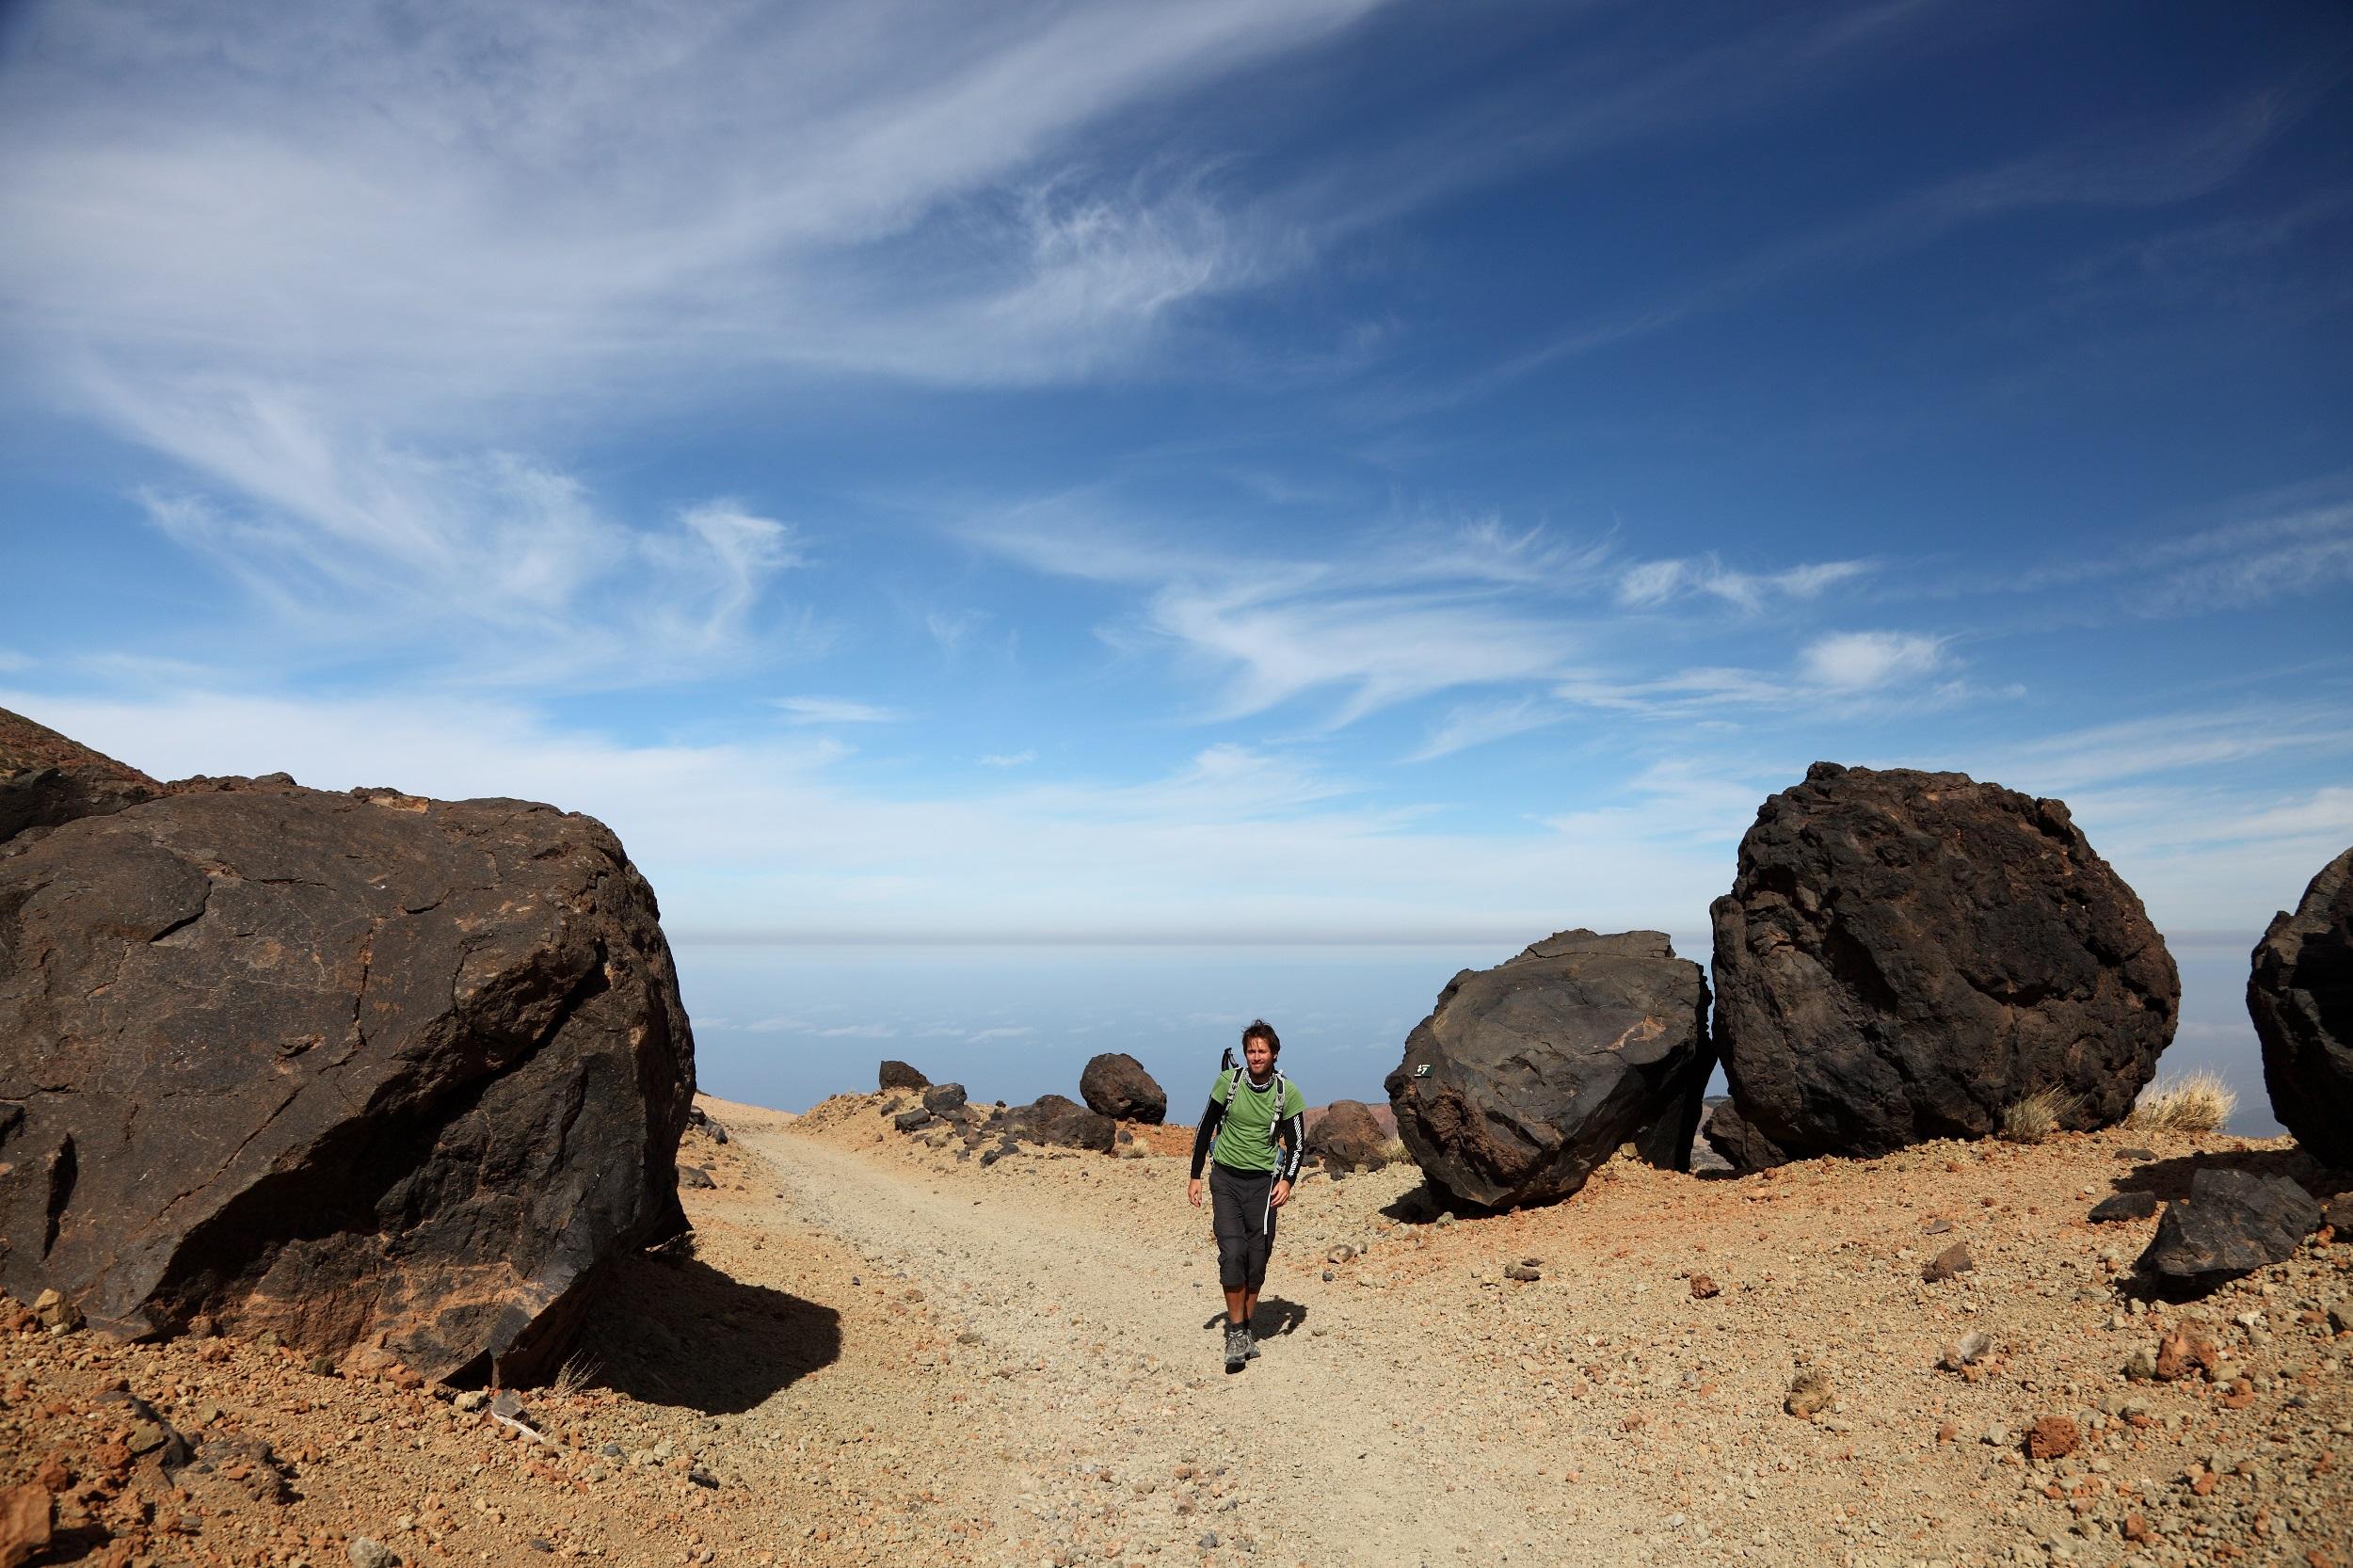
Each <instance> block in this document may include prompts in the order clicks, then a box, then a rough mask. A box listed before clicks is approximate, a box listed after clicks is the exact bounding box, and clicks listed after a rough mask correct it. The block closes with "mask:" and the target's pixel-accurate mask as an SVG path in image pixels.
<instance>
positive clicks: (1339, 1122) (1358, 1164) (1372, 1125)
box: [1307, 1100, 1393, 1171]
mask: <svg viewBox="0 0 2353 1568" xmlns="http://www.w3.org/2000/svg"><path fill="white" fill-rule="evenodd" d="M1383 1109H1384V1110H1386V1109H1387V1108H1386V1107H1383ZM1392 1136H1393V1134H1391V1133H1390V1131H1389V1129H1388V1128H1387V1127H1386V1126H1384V1125H1383V1122H1382V1119H1381V1118H1380V1117H1379V1116H1377V1115H1375V1114H1374V1113H1373V1110H1372V1107H1370V1106H1369V1105H1367V1104H1365V1103H1364V1101H1362V1100H1334V1101H1333V1102H1332V1103H1331V1104H1330V1105H1327V1106H1325V1107H1324V1108H1323V1114H1322V1115H1321V1116H1318V1117H1316V1118H1315V1121H1314V1125H1312V1126H1311V1127H1309V1128H1308V1129H1307V1149H1308V1152H1309V1153H1311V1154H1314V1155H1317V1156H1318V1157H1320V1158H1321V1160H1323V1163H1324V1165H1325V1166H1326V1167H1327V1168H1328V1169H1332V1170H1340V1171H1377V1170H1380V1169H1381V1168H1382V1167H1383V1166H1385V1165H1386V1164H1387V1163H1388V1162H1389V1160H1388V1157H1387V1156H1386V1155H1385V1154H1384V1153H1382V1150H1384V1149H1385V1148H1387V1147H1388V1145H1389V1139H1390V1138H1391V1137H1392Z"/></svg>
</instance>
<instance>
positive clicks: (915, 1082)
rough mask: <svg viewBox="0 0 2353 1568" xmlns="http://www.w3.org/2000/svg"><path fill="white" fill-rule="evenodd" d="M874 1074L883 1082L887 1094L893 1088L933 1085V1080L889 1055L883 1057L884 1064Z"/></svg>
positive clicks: (918, 1087) (916, 1087)
mask: <svg viewBox="0 0 2353 1568" xmlns="http://www.w3.org/2000/svg"><path fill="white" fill-rule="evenodd" d="M874 1076H875V1079H876V1080H878V1081H879V1082H880V1083H881V1085H882V1092H883V1093H884V1094H886V1095H887V1094H888V1093H889V1092H890V1091H891V1090H893V1089H928V1088H930V1087H931V1086H932V1080H930V1079H928V1078H925V1077H924V1076H923V1075H922V1074H921V1073H920V1072H919V1071H917V1070H916V1069H915V1068H913V1067H910V1066H908V1065H907V1064H905V1063H904V1062H898V1061H893V1060H892V1059H890V1058H888V1057H885V1058H884V1059H883V1064H882V1065H881V1066H880V1067H879V1068H877V1069H876V1071H875V1074H874Z"/></svg>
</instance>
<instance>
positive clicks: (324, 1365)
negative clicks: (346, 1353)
mask: <svg viewBox="0 0 2353 1568" xmlns="http://www.w3.org/2000/svg"><path fill="white" fill-rule="evenodd" d="M303 1366H304V1367H305V1368H307V1369H308V1370H309V1371H310V1373H311V1375H312V1377H321V1378H331V1377H333V1376H334V1375H335V1358H334V1357H333V1356H331V1355H314V1356H312V1358H311V1359H310V1360H308V1361H306V1362H304V1363H303Z"/></svg>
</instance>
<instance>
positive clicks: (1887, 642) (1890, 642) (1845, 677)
mask: <svg viewBox="0 0 2353 1568" xmlns="http://www.w3.org/2000/svg"><path fill="white" fill-rule="evenodd" d="M1800 662H1801V667H1802V668H1803V669H1804V671H1805V674H1806V676H1807V678H1808V679H1810V680H1813V681H1814V683H1815V684H1817V685H1818V686H1823V687H1826V688H1828V689H1829V690H1832V691H1835V692H1862V691H1870V690H1873V689H1875V688H1877V687H1881V686H1884V685H1886V684H1888V683H1889V682H1890V681H1893V680H1905V679H1908V678H1911V677H1915V676H1922V675H1929V674H1931V673H1933V672H1934V671H1935V670H1937V669H1938V668H1939V667H1940V666H1942V665H1943V664H1944V663H1945V639H1944V638H1942V637H1932V636H1929V635H1926V634H1925V633H1922V632H1833V633H1832V634H1831V635H1829V636H1827V637H1822V638H1818V639H1817V640H1816V641H1814V642H1812V643H1809V644H1807V645H1806V648H1805V651H1804V653H1803V655H1802V656H1801V661H1800Z"/></svg>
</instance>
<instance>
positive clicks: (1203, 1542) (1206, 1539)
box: [1193, 1530, 1217, 1552]
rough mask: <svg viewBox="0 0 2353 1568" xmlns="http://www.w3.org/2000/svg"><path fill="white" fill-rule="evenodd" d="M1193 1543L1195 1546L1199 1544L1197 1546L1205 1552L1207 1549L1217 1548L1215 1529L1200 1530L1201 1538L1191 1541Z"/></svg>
mask: <svg viewBox="0 0 2353 1568" xmlns="http://www.w3.org/2000/svg"><path fill="white" fill-rule="evenodd" d="M1193 1544H1194V1545H1196V1546H1199V1547H1200V1548H1201V1549H1202V1550H1203V1551H1205V1552H1207V1551H1214V1550H1215V1549H1216V1548H1217V1531H1215V1530H1204V1531H1202V1533H1201V1539H1200V1540H1198V1541H1196V1542H1194V1543H1193Z"/></svg>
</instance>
